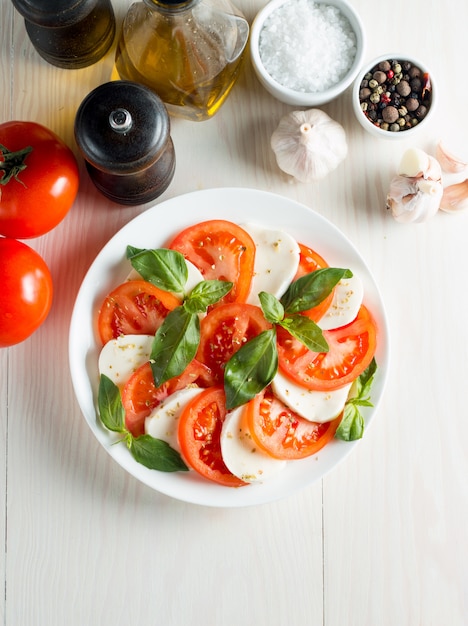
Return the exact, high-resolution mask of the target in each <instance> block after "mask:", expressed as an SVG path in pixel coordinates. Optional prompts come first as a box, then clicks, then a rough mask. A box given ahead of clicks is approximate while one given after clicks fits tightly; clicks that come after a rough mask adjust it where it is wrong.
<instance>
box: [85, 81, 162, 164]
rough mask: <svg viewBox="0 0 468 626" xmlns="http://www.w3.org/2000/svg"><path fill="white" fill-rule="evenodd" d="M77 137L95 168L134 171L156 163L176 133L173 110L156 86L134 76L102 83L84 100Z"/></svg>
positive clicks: (87, 158) (86, 157) (86, 156)
mask: <svg viewBox="0 0 468 626" xmlns="http://www.w3.org/2000/svg"><path fill="white" fill-rule="evenodd" d="M75 138H76V142H77V144H78V147H79V148H80V150H81V152H82V153H83V155H84V158H85V159H86V160H87V161H88V162H89V163H90V164H91V165H92V166H94V167H95V168H97V169H100V170H103V171H107V172H113V173H116V174H119V173H122V174H124V173H125V174H128V173H132V172H138V171H139V170H141V169H143V168H145V167H148V166H149V165H151V164H152V163H153V162H154V161H155V160H156V159H157V158H158V157H159V155H160V154H161V152H162V151H163V150H164V148H165V146H166V145H167V142H168V140H169V138H170V121H169V114H168V112H167V109H166V107H165V105H164V104H163V102H162V100H161V99H160V98H159V96H157V95H156V94H155V93H154V92H153V91H151V90H150V89H148V88H147V87H145V86H144V85H140V84H138V83H134V82H131V81H124V80H118V81H112V82H109V83H104V84H103V85H100V86H99V87H96V88H95V89H94V90H93V91H91V93H89V94H88V95H87V96H86V98H85V99H84V100H83V102H82V103H81V105H80V107H79V109H78V112H77V114H76V118H75Z"/></svg>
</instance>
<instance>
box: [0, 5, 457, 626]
mask: <svg viewBox="0 0 468 626" xmlns="http://www.w3.org/2000/svg"><path fill="white" fill-rule="evenodd" d="M113 4H114V7H115V10H116V14H117V18H118V21H119V24H120V23H121V20H122V18H123V15H124V13H125V11H126V9H127V7H128V6H129V4H130V0H113ZM262 4H263V3H262V1H261V0H240V1H239V2H238V6H239V7H240V8H241V9H243V10H244V12H245V14H246V16H247V17H248V19H249V20H252V18H253V17H254V15H255V13H256V12H257V10H258V9H259V8H260V7H261V6H262ZM353 4H354V5H355V6H356V8H357V9H358V10H359V12H360V14H361V17H362V19H363V22H364V25H365V28H366V31H367V52H366V60H367V59H371V58H372V57H373V56H377V55H379V54H381V53H386V52H392V51H402V52H405V51H406V52H407V53H408V54H410V55H413V56H417V57H419V58H421V59H424V60H425V62H426V63H427V64H428V65H429V66H430V67H432V68H433V73H434V75H436V77H437V78H438V84H439V88H440V101H439V108H438V115H437V119H436V120H435V122H434V123H433V125H432V127H431V129H430V131H428V133H427V134H426V135H425V136H422V137H420V138H418V140H417V143H416V147H421V148H423V149H427V150H428V151H432V150H433V148H434V146H435V142H436V141H437V140H438V139H439V138H441V137H442V138H443V137H446V138H448V137H450V134H451V133H453V132H455V133H460V134H462V135H464V136H465V138H466V141H467V143H468V122H467V113H468V79H467V76H468V69H467V68H468V65H467V63H468V39H467V37H466V24H467V23H468V4H467V3H466V2H464V1H463V0H455V2H452V3H448V2H443V3H442V2H441V3H427V2H425V0H412V1H411V2H408V1H405V2H403V1H402V0H394V1H393V2H392V3H391V5H389V6H385V7H384V5H380V4H379V3H377V2H375V0H372V1H371V0H354V2H353ZM112 65H113V51H111V52H109V54H108V55H107V56H106V57H105V58H104V59H103V60H102V61H100V62H99V63H97V64H96V65H94V66H92V67H90V68H86V69H83V70H78V71H67V70H60V69H57V68H55V67H52V66H51V65H48V64H47V63H45V62H44V61H42V60H41V59H40V57H39V56H38V55H37V53H36V52H35V51H34V49H33V47H32V46H31V44H30V42H29V40H28V38H27V36H26V34H25V30H24V25H23V21H22V19H21V18H20V17H19V16H18V14H16V13H15V11H14V10H13V8H12V6H11V4H10V2H8V0H2V2H1V3H0V93H1V97H0V121H7V120H10V119H24V120H33V121H36V122H39V123H42V124H44V125H46V126H49V127H50V128H51V129H53V130H54V131H55V132H57V133H58V134H59V135H60V136H61V137H62V138H63V139H64V140H65V141H66V142H67V143H68V144H69V145H70V146H71V147H72V149H73V150H74V151H75V152H76V154H77V156H78V152H77V148H76V144H75V142H74V138H73V120H74V115H75V112H76V109H77V107H78V105H79V103H80V102H81V100H82V99H83V98H84V96H85V95H86V94H87V93H88V92H89V91H91V89H93V88H94V87H95V86H97V85H98V84H100V83H102V82H105V81H107V80H108V78H109V77H110V72H111V69H112ZM323 108H324V110H326V111H327V112H328V113H329V114H330V115H331V116H332V117H333V118H335V119H337V120H338V121H339V122H340V123H342V124H343V126H344V127H345V129H346V131H347V134H348V141H349V147H350V150H349V156H348V158H347V160H346V162H345V163H344V164H343V165H342V166H341V167H340V168H339V169H338V170H336V171H335V172H334V173H333V174H331V175H330V176H329V177H328V178H326V179H325V180H324V181H322V182H320V183H317V184H309V185H305V184H300V183H294V182H291V180H290V179H288V177H286V176H285V175H283V174H282V173H281V172H280V171H279V169H278V168H277V166H276V164H275V160H274V156H273V154H272V152H271V150H270V147H269V140H270V136H271V133H272V131H273V129H274V128H275V127H276V125H277V123H278V121H279V119H280V118H281V116H282V115H283V114H285V113H286V112H288V111H290V110H291V107H289V106H287V105H284V104H281V103H280V102H277V101H275V100H274V99H272V98H271V97H270V96H269V95H268V94H267V93H266V92H265V91H264V90H263V88H262V87H261V86H260V85H259V83H258V82H257V80H256V78H255V76H254V74H253V71H252V69H251V67H250V62H249V61H248V60H247V62H246V63H245V65H244V68H243V71H242V75H241V77H240V80H239V82H238V84H237V85H236V87H235V88H234V90H233V92H232V94H231V95H230V97H229V99H228V100H227V102H226V103H225V105H224V106H223V108H222V109H221V110H220V112H219V113H218V114H217V115H216V116H215V117H214V118H213V119H212V120H210V121H207V122H203V123H192V122H184V121H181V120H174V121H173V124H172V136H173V139H174V143H175V147H176V152H177V171H176V174H175V178H174V180H173V182H172V184H171V186H170V188H169V189H168V190H167V191H166V192H165V194H164V195H163V196H162V197H161V198H160V199H159V200H158V202H159V201H162V200H164V199H167V198H171V197H173V196H176V195H179V194H182V193H185V192H189V191H194V190H197V189H206V188H209V187H223V186H241V187H251V188H257V189H263V190H268V191H272V192H276V193H278V194H282V195H284V196H287V197H289V198H292V199H294V200H297V201H300V202H302V203H304V204H307V205H309V206H310V207H312V208H313V209H315V210H316V211H318V212H319V213H321V214H323V215H324V216H326V217H327V218H328V219H330V220H331V221H332V222H333V223H334V224H336V226H338V227H339V228H340V229H341V230H342V231H343V232H344V233H345V234H346V235H347V236H348V237H349V238H350V239H351V241H352V242H353V243H354V244H355V245H356V246H357V247H358V249H359V250H360V252H361V253H362V255H363V256H364V258H365V259H366V260H367V262H368V264H369V265H370V267H371V269H372V271H373V273H374V275H375V277H376V279H377V281H378V283H379V285H380V287H381V290H382V294H383V297H384V300H385V303H386V307H387V311H388V316H389V320H390V331H391V336H392V370H391V374H390V378H389V381H388V385H387V389H386V393H385V397H384V400H383V402H382V404H381V407H380V411H379V414H378V417H377V419H376V420H375V421H374V423H373V425H372V427H371V428H370V429H369V430H368V432H367V433H366V435H365V438H364V439H363V441H362V442H361V444H360V446H359V447H358V448H357V450H356V451H355V452H354V453H353V454H352V455H351V456H349V457H348V458H347V460H346V461H345V462H344V463H342V464H341V465H340V466H339V467H338V468H336V469H335V470H334V471H332V472H331V473H330V474H329V475H328V476H327V477H326V478H325V479H323V480H321V481H319V482H317V483H315V484H314V485H312V486H311V487H310V488H308V489H306V490H305V491H303V492H301V493H299V494H298V495H295V496H292V497H290V498H288V499H286V500H283V501H280V502H276V503H274V504H268V505H263V506H261V507H253V508H250V507H247V508H241V509H229V510H224V509H212V508H205V507H198V506H193V505H189V504H184V503H182V502H179V501H176V500H172V499H171V498H168V497H166V496H163V495H161V494H158V493H156V492H153V491H152V490H150V489H149V488H147V487H145V486H143V485H142V484H140V483H139V482H137V481H136V480H134V479H133V478H131V477H130V476H128V475H127V474H126V473H125V472H124V471H123V470H122V469H121V468H120V466H118V465H117V464H116V463H115V462H114V461H112V460H111V458H110V457H109V456H108V455H107V454H106V453H105V452H104V450H103V449H102V447H101V446H100V445H99V444H98V442H97V441H96V439H95V438H94V436H93V434H92V433H91V431H90V430H89V428H88V426H87V425H86V423H85V421H84V419H83V417H82V416H81V413H80V410H79V408H78V404H77V402H76V400H75V397H74V394H73V390H72V385H71V381H70V375H69V368H68V352H67V346H68V326H69V321H70V315H71V311H72V307H73V302H74V299H75V296H76V293H77V290H78V288H79V285H80V282H81V280H82V279H83V277H84V275H85V273H86V271H87V269H88V267H89V265H90V263H91V262H92V260H93V259H94V257H95V256H96V254H97V253H98V252H99V250H100V249H101V247H102V246H103V245H104V244H105V243H106V242H107V241H108V239H109V238H110V237H111V236H112V235H113V234H114V233H115V232H116V231H117V230H118V229H119V228H120V227H122V226H123V225H124V224H126V223H127V222H128V221H129V220H130V219H132V218H133V217H134V216H136V215H138V214H139V213H141V212H142V211H143V210H144V209H145V208H146V207H145V206H143V207H138V208H135V207H130V208H124V207H119V206H117V205H113V204H111V203H110V202H108V201H107V200H105V199H104V198H103V196H100V195H99V194H98V192H97V191H96V190H95V188H94V187H93V185H92V183H91V182H90V180H89V178H88V177H87V174H86V171H85V169H84V167H83V163H82V161H81V160H80V168H81V170H80V171H81V188H80V192H79V197H78V199H77V201H76V204H75V205H74V207H73V209H72V210H71V212H70V213H69V215H68V216H67V218H66V219H65V220H64V221H63V222H62V223H61V224H60V225H59V226H58V227H57V228H56V229H55V230H54V231H53V232H51V233H49V234H48V235H46V236H44V237H42V238H39V239H36V240H32V241H30V243H31V244H32V245H33V246H34V247H35V248H36V249H37V250H38V251H39V252H40V253H41V254H42V255H43V256H44V258H45V259H46V261H47V263H48V264H49V266H50V268H51V271H52V274H53V278H54V284H55V291H56V298H55V302H54V305H53V309H52V311H51V314H50V316H49V318H48V320H47V321H46V323H45V325H44V326H43V327H42V328H41V330H40V331H39V332H38V333H36V334H35V335H34V336H33V337H32V338H30V339H29V340H27V341H26V342H24V343H22V344H20V345H18V346H15V347H13V348H10V349H3V350H1V351H0V363H1V370H0V371H1V376H0V536H1V537H2V543H3V549H2V550H1V555H0V577H1V579H2V580H1V583H0V584H1V586H2V588H3V590H2V591H1V592H0V623H1V624H4V625H6V626H63V625H67V626H116V625H117V624H119V625H120V624H122V625H124V624H125V625H128V624H130V625H131V626H150V625H151V626H153V625H161V626H187V625H191V626H202V625H203V626H204V625H209V626H239V625H243V626H244V625H245V626H253V625H256V626H283V625H285V626H286V625H288V626H461V625H463V624H467V623H468V550H467V544H468V535H467V530H468V519H467V518H468V492H467V489H468V452H467V441H468V394H467V392H466V385H467V380H468V321H467V311H468V290H467V280H468V279H467V267H468V249H467V244H466V241H467V238H468V215H467V214H460V215H456V216H455V215H444V214H442V213H440V214H438V215H437V216H436V217H435V218H433V219H432V220H431V221H430V222H427V223H426V224H423V225H414V226H404V225H401V224H398V223H396V222H395V221H394V220H393V219H392V217H391V216H390V215H389V214H388V213H387V212H386V210H385V208H384V204H385V195H386V191H387V186H388V183H389V181H390V178H391V177H392V176H393V174H394V172H395V168H396V166H397V164H398V162H399V159H400V157H401V155H402V153H403V151H404V149H405V148H406V147H409V145H408V142H407V141H403V143H401V142H396V143H393V142H380V141H378V140H375V139H373V138H371V137H370V136H367V135H366V134H365V133H364V132H363V131H362V130H361V129H360V127H358V125H357V122H356V121H355V119H354V118H353V114H352V110H351V105H350V101H349V93H348V94H346V95H345V96H344V97H342V98H340V99H339V100H337V101H335V102H333V103H331V104H329V105H327V106H324V107H323ZM411 145H414V144H413V143H412V144H411ZM0 288H1V287H0Z"/></svg>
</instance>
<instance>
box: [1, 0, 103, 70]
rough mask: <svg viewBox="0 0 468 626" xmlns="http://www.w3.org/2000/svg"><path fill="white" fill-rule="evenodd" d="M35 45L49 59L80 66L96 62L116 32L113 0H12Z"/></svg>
mask: <svg viewBox="0 0 468 626" xmlns="http://www.w3.org/2000/svg"><path fill="white" fill-rule="evenodd" d="M12 2H13V5H14V6H15V8H16V9H17V11H18V12H19V13H20V14H21V15H22V16H23V17H24V24H25V27H26V32H27V33H28V36H29V39H30V40H31V43H32V44H33V46H34V48H35V49H36V50H37V52H38V53H39V54H40V55H41V57H42V58H43V59H45V60H46V61H47V62H48V63H51V64H52V65H56V66H57V67H61V68H64V69H79V68H82V67H86V66H88V65H92V64H93V63H96V61H98V60H99V59H100V58H101V57H103V56H104V54H105V53H106V52H107V51H108V50H109V48H110V47H111V45H112V42H113V40H114V36H115V16H114V10H113V8H112V4H111V2H110V0H78V1H75V2H70V0H47V2H44V0H12Z"/></svg>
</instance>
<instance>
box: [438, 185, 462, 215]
mask: <svg viewBox="0 0 468 626" xmlns="http://www.w3.org/2000/svg"><path fill="white" fill-rule="evenodd" d="M466 209H468V179H466V180H463V181H461V182H459V183H456V184H454V185H449V186H447V187H444V193H443V195H442V199H441V202H440V210H441V211H445V212H446V213H455V212H457V211H466Z"/></svg>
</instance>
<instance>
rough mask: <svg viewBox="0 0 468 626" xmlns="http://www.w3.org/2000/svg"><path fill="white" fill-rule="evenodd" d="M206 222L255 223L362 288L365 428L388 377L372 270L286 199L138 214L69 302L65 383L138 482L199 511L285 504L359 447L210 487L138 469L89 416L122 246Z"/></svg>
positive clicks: (236, 192) (205, 194)
mask: <svg viewBox="0 0 468 626" xmlns="http://www.w3.org/2000/svg"><path fill="white" fill-rule="evenodd" d="M161 216H164V219H161ZM208 219H227V220H231V221H233V222H236V223H240V224H241V223H242V222H255V223H257V224H260V225H261V224H265V225H268V227H271V228H279V229H283V230H285V231H286V232H289V233H290V234H291V235H292V236H294V237H295V238H296V239H297V240H299V241H301V242H302V243H304V244H306V245H309V246H311V247H315V249H316V251H317V252H318V253H319V254H320V255H321V256H323V258H325V259H326V260H327V261H328V263H329V264H331V265H334V266H335V267H347V268H350V269H351V270H352V271H353V272H355V273H356V274H357V275H359V277H360V278H361V280H362V282H363V286H364V302H365V304H366V306H367V307H368V309H369V310H370V311H371V313H372V314H373V316H374V319H375V321H376V323H377V327H378V337H377V351H376V355H375V358H376V362H377V365H378V369H377V372H376V377H375V380H374V383H373V386H372V392H371V398H372V402H373V405H374V406H373V407H365V408H363V409H362V412H363V416H364V419H365V423H366V428H367V427H368V426H369V423H370V422H371V420H372V419H373V417H374V416H375V413H376V411H377V408H378V405H379V402H380V399H381V397H382V394H383V391H384V386H385V381H386V378H387V374H388V370H389V337H388V324H387V319H386V313H385V309H384V305H383V302H382V299H381V296H380V292H379V290H378V287H377V285H376V283H375V280H374V278H373V276H372V274H371V271H370V270H369V268H368V267H367V265H366V263H365V261H364V260H363V259H362V257H361V256H360V254H359V253H358V251H357V250H356V249H355V248H354V246H353V245H352V244H351V242H350V241H349V240H348V239H347V238H346V237H345V236H344V235H343V234H342V233H341V232H340V231H339V230H338V229H337V228H336V227H335V226H333V225H332V224H331V223H330V222H328V221H327V220H326V219H325V218H324V217H322V216H320V215H319V214H318V213H315V212H314V211H312V210H311V209H309V208H308V207H306V206H304V205H302V204H299V203H297V202H294V201H292V200H289V199H287V198H284V197H281V196H278V195H276V194H272V193H267V192H263V191H258V190H253V189H240V188H232V189H231V188H225V189H208V190H204V191H196V192H192V193H188V194H186V195H183V196H179V197H176V198H172V199H170V200H166V201H165V202H162V203H160V204H156V205H155V206H154V207H153V208H151V209H148V210H147V211H145V212H144V213H142V214H140V215H139V216H138V217H136V218H135V219H133V220H132V221H131V222H129V223H128V224H127V225H126V226H124V227H123V228H122V229H121V230H120V231H119V232H118V233H117V234H116V235H114V237H112V239H111V240H110V241H109V242H108V243H107V244H106V245H105V246H104V248H103V249H102V251H101V252H100V253H99V254H98V256H97V257H96V259H95V261H94V262H93V264H92V265H91V267H90V269H89V270H88V273H87V274H86V276H85V278H84V280H83V283H82V285H81V288H80V290H79V293H78V296H77V298H76V302H75V306H74V309H73V314H72V320H71V325H70V338H69V360H70V370H71V376H72V381H73V386H74V390H75V394H76V398H77V400H78V403H79V405H80V407H81V410H82V412H83V415H84V417H85V419H86V421H87V423H88V425H89V427H90V428H91V430H92V432H93V433H94V435H95V436H96V438H97V440H98V441H99V442H100V443H101V445H102V446H103V448H104V449H105V450H106V452H107V453H108V454H109V455H110V456H111V457H112V458H113V459H114V460H115V461H116V462H117V463H119V464H120V465H121V467H122V468H124V469H125V470H126V471H127V472H128V473H129V474H131V475H132V476H134V477H135V478H137V479H138V480H140V481H141V482H142V483H144V484H146V485H148V486H149V487H151V488H152V489H155V490H157V491H159V492H161V493H164V494H166V495H169V496H171V497H173V498H177V499H179V500H183V501H186V502H191V503H195V504H201V505H206V506H215V507H240V506H247V505H256V504H262V503H266V502H271V501H274V500H278V499H280V498H285V497H287V496H289V495H291V494H293V493H295V492H297V491H299V490H300V489H303V488H305V487H307V486H309V485H311V484H312V483H313V482H314V481H316V480H319V479H320V478H322V477H323V476H324V475H325V474H326V473H327V472H328V471H330V470H331V469H332V468H333V467H334V466H336V464H337V463H339V462H341V461H343V460H344V458H345V457H346V456H347V455H348V454H349V453H350V452H352V451H353V450H355V448H356V446H357V445H358V444H359V442H358V441H354V442H344V441H340V440H338V439H334V440H333V441H331V442H330V443H328V444H327V445H326V446H325V447H324V448H323V449H322V450H320V451H319V452H318V453H317V454H315V455H313V456H311V457H308V458H306V459H303V460H301V461H291V462H289V463H288V464H287V466H286V468H285V469H283V470H282V471H281V472H280V473H279V474H278V475H277V476H275V477H272V478H270V479H269V480H266V481H265V482H264V483H263V484H252V485H249V486H247V487H241V488H237V489H234V488H230V487H223V486H221V485H218V484H216V483H213V482H210V481H208V480H206V479H204V478H202V477H201V476H199V475H197V474H196V473H195V472H194V471H190V472H174V473H166V472H159V471H156V470H150V469H148V468H146V467H144V466H143V465H140V464H138V463H137V462H136V461H135V460H134V458H133V457H132V455H131V453H130V451H129V450H128V449H127V446H126V445H124V444H122V443H120V444H118V445H114V444H115V442H116V436H115V435H113V434H112V433H111V432H110V431H107V430H106V429H105V428H104V427H103V426H102V424H101V423H100V420H99V418H98V416H97V412H96V407H97V391H98V384H99V372H98V356H99V352H100V342H99V340H98V336H97V329H96V314H97V310H98V308H99V306H100V304H101V302H102V301H103V299H104V297H105V296H106V295H107V294H108V293H109V291H110V290H111V289H112V288H114V287H115V286H117V285H118V284H119V283H120V282H123V281H124V280H125V279H126V277H127V276H128V273H129V269H130V265H129V261H128V260H127V259H126V257H125V251H126V247H127V245H128V244H130V245H132V246H136V247H141V248H151V247H161V246H164V245H167V243H168V241H170V240H171V239H172V238H173V237H174V236H175V235H176V234H177V232H179V231H180V230H182V229H183V228H186V227H187V226H190V225H192V224H195V223H196V222H199V221H204V220H208ZM365 436H366V434H365V433H364V437H365Z"/></svg>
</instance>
